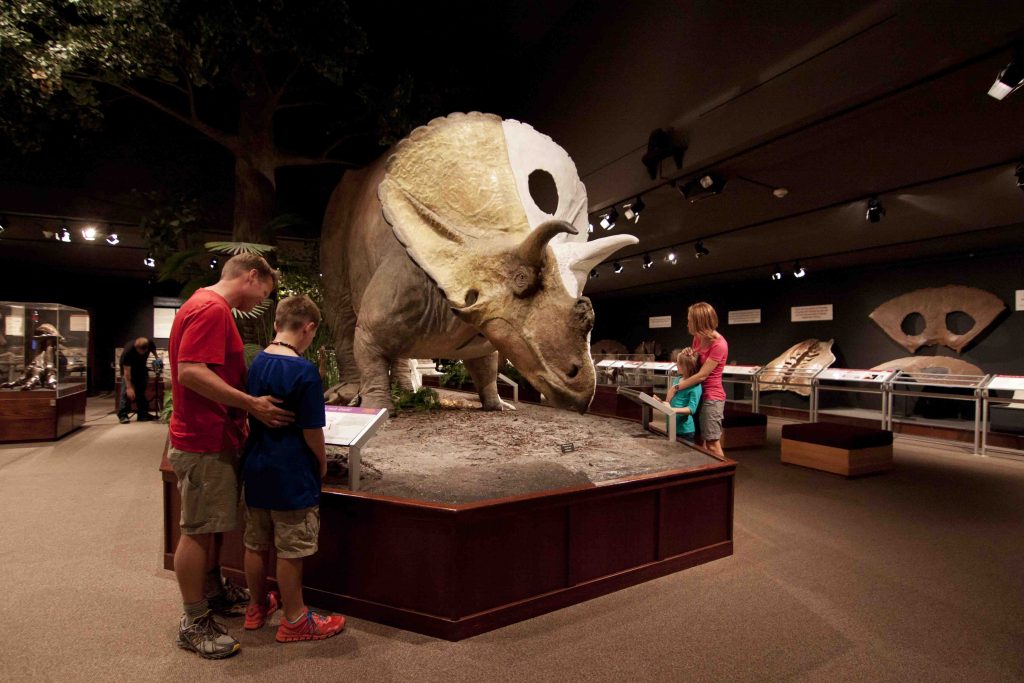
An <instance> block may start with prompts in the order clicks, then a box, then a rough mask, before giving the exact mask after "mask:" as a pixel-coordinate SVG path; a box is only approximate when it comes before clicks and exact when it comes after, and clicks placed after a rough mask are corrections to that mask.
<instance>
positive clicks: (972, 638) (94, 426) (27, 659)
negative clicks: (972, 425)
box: [0, 400, 1024, 683]
mask: <svg viewBox="0 0 1024 683" xmlns="http://www.w3.org/2000/svg"><path fill="white" fill-rule="evenodd" d="M89 410H90V414H89V418H90V420H91V421H90V422H89V424H88V426H86V427H85V428H83V429H81V430H79V431H78V432H76V433H74V434H71V435H69V436H67V437H65V438H64V439H63V440H61V441H59V442H57V443H54V444H41V445H6V446H0V585H2V586H3V588H4V591H5V594H4V599H3V600H2V602H0V616H2V619H0V643H2V644H3V656H2V659H0V679H2V680H19V681H20V680H33V679H34V680H61V681H79V680H89V681H114V680H125V681H144V680H175V681H181V680H197V681H198V680H220V679H231V680H243V679H259V680H271V679H273V680H280V681H307V680H308V681H313V680H316V681H328V680H351V681H392V680H394V681H402V680H412V681H446V682H447V683H453V682H455V681H490V680H531V681H534V680H536V681H574V680H678V681H703V680H716V681H720V680H728V681H735V680H799V681H820V680H825V681H836V680H857V681H864V680H871V681H888V680H915V681H943V680H951V681H952V680H957V681H962V680H971V681H995V680H1006V681H1019V680H1022V679H1024V620H1022V618H1021V616H1022V608H1024V581H1022V575H1024V542H1022V538H1024V533H1022V532H1024V464H1022V463H1021V462H1019V461H1014V460H1006V459H998V458H978V457H974V456H970V455H966V454H963V453H952V452H945V451H939V450H936V449H935V448H933V447H928V446H923V445H914V444H909V443H908V442H905V441H900V442H898V444H897V448H896V465H897V468H896V470H895V471H893V472H891V473H888V474H884V475H879V476H873V477H867V478H863V479H856V480H849V481H847V480H845V479H842V478H840V477H835V476H832V475H828V474H824V473H820V472H815V471H811V470H805V469H800V468H796V467H790V466H784V465H781V464H780V463H779V462H778V454H777V450H776V448H777V446H776V445H775V444H776V443H777V439H778V425H777V424H773V425H772V426H771V427H770V434H771V439H772V440H773V441H772V444H771V446H770V447H769V448H768V449H765V450H754V451H736V452H734V453H731V454H730V455H731V456H732V457H734V458H735V459H736V460H737V461H738V462H739V463H740V464H739V468H738V474H737V492H736V525H735V546H736V553H735V555H734V556H732V557H729V558H726V559H723V560H719V561H716V562H712V563H710V564H707V565H704V566H701V567H697V568H694V569H690V570H687V571H684V572H681V573H678V574H675V575H672V576H668V577H665V578H662V579H659V580H656V581H652V582H649V583H646V584H643V585H640V586H636V587H633V588H629V589H626V590H623V591H619V592H618V593H613V594H611V595H608V596H604V597H602V598H599V599H596V600H592V601H590V602H587V603H584V604H582V605H576V606H573V607H570V608H567V609H564V610H561V611H558V612H555V613H552V614H548V615H545V616H542V617H539V618H537V619H533V620H530V621H527V622H522V623H519V624H515V625H513V626H509V627H507V628H503V629H500V630H498V631H493V632H491V633H487V634H484V635H481V636H478V637H476V638H472V639H469V640H466V641H462V642H460V643H449V642H445V641H440V640H434V639H432V638H428V637H425V636H420V635H417V634H414V633H409V632H405V631H399V630H395V629H391V628H387V627H384V626H379V625H377V624H373V623H370V622H365V621H359V620H350V621H349V627H348V629H347V631H346V632H345V633H344V634H343V635H341V636H339V637H337V638H335V639H332V640H329V641H325V642H320V643H300V644H293V645H278V644H276V643H274V641H273V634H274V631H273V629H271V628H265V629H263V630H262V631H261V632H259V633H256V634H252V633H249V632H243V631H242V629H241V624H240V623H238V622H233V624H232V632H233V633H235V634H236V635H237V636H238V637H239V638H240V640H241V642H242V645H243V649H242V652H241V653H240V654H239V655H238V656H236V657H234V658H232V659H229V660H225V661H221V662H207V661H204V660H201V659H199V658H198V657H196V656H195V655H192V654H189V653H186V652H183V651H180V650H179V649H178V648H176V647H175V646H174V643H173V641H174V637H175V629H176V624H177V619H178V616H179V614H180V602H179V595H178V590H177V586H176V584H175V582H174V578H173V575H172V574H171V573H170V572H167V571H164V570H163V569H162V568H161V564H160V544H161V538H160V534H161V515H162V512H161V499H160V475H159V473H158V471H157V466H158V464H159V462H158V461H159V457H160V450H161V448H162V445H163V440H164V436H165V433H166V427H165V426H163V425H159V424H136V423H132V424H130V425H119V424H117V421H116V419H115V417H114V416H113V415H112V414H109V411H111V410H112V403H111V401H110V400H106V401H104V400H91V401H90V407H89ZM274 623H276V617H275V619H274Z"/></svg>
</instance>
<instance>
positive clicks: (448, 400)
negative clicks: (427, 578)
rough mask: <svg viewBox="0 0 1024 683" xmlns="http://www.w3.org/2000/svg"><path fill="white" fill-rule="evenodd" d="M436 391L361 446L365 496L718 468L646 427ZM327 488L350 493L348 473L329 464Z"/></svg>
mask: <svg viewBox="0 0 1024 683" xmlns="http://www.w3.org/2000/svg"><path fill="white" fill-rule="evenodd" d="M438 393H439V394H440V397H441V403H442V407H441V409H440V410H432V411H422V412H402V413H399V414H398V415H397V416H396V417H393V418H391V419H389V420H388V423H387V425H386V426H385V427H383V428H382V429H381V430H380V431H379V432H378V433H377V434H376V436H374V437H373V438H372V439H371V440H370V441H369V442H368V443H367V445H366V446H365V447H364V448H363V451H362V467H363V470H362V475H363V476H362V480H361V483H360V491H361V492H364V493H370V494H376V495H382V496H391V497H396V498H409V499H414V500H419V501H424V502H431V503H441V504H463V503H472V502H476V501H481V500H488V499H492V498H504V497H508V496H519V495H525V494H530V493H539V492H542V491H550V490H553V489H562V488H567V487H572V486H581V485H583V486H586V485H591V484H599V483H601V482H606V481H610V480H613V479H619V478H622V477H628V476H635V475H640V474H648V473H655V472H663V471H667V470H675V469H689V468H695V467H701V466H704V465H713V464H716V463H718V461H717V460H715V459H714V458H712V457H711V456H709V455H706V454H704V453H702V452H701V451H699V450H696V449H693V448H689V447H687V446H685V445H683V444H678V443H675V444H674V443H669V442H668V440H667V439H666V438H665V437H659V436H657V435H655V434H652V433H650V432H645V431H644V429H643V428H642V427H641V426H640V424H639V423H635V422H630V421H626V420H617V419H614V418H606V417H597V416H594V415H580V414H578V413H575V412H571V411H568V410H558V409H555V408H549V407H546V406H538V405H532V404H528V403H519V404H517V405H516V408H517V410H515V411H501V412H493V411H484V410H481V407H480V402H479V401H477V400H475V399H473V398H470V396H471V395H470V394H466V393H463V392H453V391H445V390H441V391H439V392H438ZM563 444H572V447H573V450H568V449H566V450H568V452H563V448H562V446H563ZM346 451H347V449H344V448H335V447H329V448H328V457H332V456H342V458H343V457H344V456H345V454H346ZM325 487H326V488H328V489H335V490H340V491H344V490H347V489H348V486H347V474H346V473H344V472H339V471H338V467H337V465H336V464H334V465H332V466H331V468H330V470H329V472H328V475H327V479H326V481H325Z"/></svg>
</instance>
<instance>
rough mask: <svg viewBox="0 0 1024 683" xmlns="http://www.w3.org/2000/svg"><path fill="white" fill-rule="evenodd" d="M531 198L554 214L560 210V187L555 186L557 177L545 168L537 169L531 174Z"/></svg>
mask: <svg viewBox="0 0 1024 683" xmlns="http://www.w3.org/2000/svg"><path fill="white" fill-rule="evenodd" d="M529 184H530V199H532V200H533V203H534V204H536V205H537V208H538V209H540V210H541V211H543V212H544V213H546V214H548V215H549V216H554V215H555V212H556V211H558V187H556V186H555V179H554V178H552V177H551V174H550V173H548V172H547V171H545V170H543V169H539V168H538V169H537V170H536V171H534V172H533V173H531V174H530V177H529Z"/></svg>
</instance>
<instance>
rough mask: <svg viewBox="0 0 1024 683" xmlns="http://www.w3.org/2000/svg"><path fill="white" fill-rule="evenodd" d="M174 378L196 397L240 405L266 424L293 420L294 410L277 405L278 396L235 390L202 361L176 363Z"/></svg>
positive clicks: (280, 423)
mask: <svg viewBox="0 0 1024 683" xmlns="http://www.w3.org/2000/svg"><path fill="white" fill-rule="evenodd" d="M178 381H179V382H181V384H182V386H184V387H187V388H189V389H191V390H192V391H194V392H196V393H197V394H199V395H200V396H203V397H205V398H208V399H210V400H211V401H216V402H217V403H220V404H222V405H226V406H230V407H231V408H241V409H242V410H244V411H246V412H247V413H249V414H250V415H252V416H253V417H255V418H256V419H257V420H259V421H260V422H262V423H263V424H265V425H267V426H268V427H284V426H285V425H289V424H291V423H292V422H294V420H295V413H293V412H291V411H290V410H284V409H283V408H278V407H277V406H276V405H274V404H275V403H280V402H281V399H278V398H274V397H273V396H250V395H249V394H247V393H245V392H244V391H239V390H238V389H235V388H234V387H232V386H231V385H229V384H228V383H227V382H225V381H224V380H223V379H221V378H220V377H219V376H218V375H217V373H215V372H214V371H213V370H211V369H210V368H209V366H207V365H206V363H187V362H184V361H182V362H180V363H178Z"/></svg>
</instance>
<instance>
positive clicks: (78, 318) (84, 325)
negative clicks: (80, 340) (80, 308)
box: [68, 314, 89, 332]
mask: <svg viewBox="0 0 1024 683" xmlns="http://www.w3.org/2000/svg"><path fill="white" fill-rule="evenodd" d="M68 329H70V330H71V331H72V332H88V331H89V316H87V315H81V314H75V315H69V316H68Z"/></svg>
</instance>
